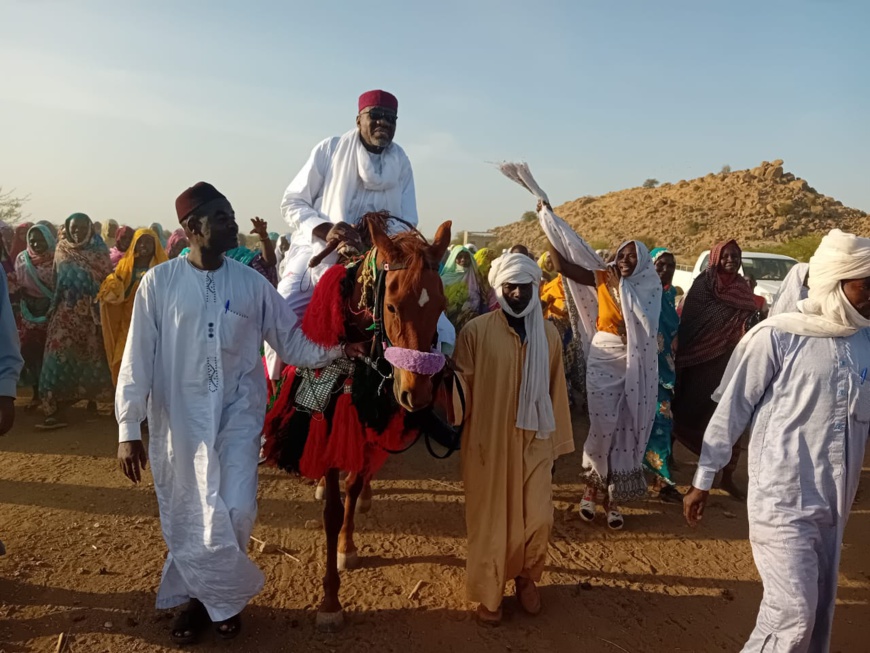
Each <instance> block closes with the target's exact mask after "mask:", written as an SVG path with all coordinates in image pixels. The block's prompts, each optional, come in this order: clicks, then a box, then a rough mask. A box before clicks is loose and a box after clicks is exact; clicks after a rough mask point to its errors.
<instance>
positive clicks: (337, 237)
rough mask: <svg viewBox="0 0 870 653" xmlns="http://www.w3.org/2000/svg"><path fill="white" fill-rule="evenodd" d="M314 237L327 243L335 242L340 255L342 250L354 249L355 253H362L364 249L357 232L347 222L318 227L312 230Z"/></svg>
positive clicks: (325, 224)
mask: <svg viewBox="0 0 870 653" xmlns="http://www.w3.org/2000/svg"><path fill="white" fill-rule="evenodd" d="M314 235H315V236H317V237H318V238H321V239H323V240H325V241H326V242H327V243H329V242H332V241H336V242H337V243H338V248H337V249H338V252H339V253H340V254H341V253H342V250H344V249H347V248H349V247H350V248H353V249H355V250H356V251H357V253H359V252H362V251H363V249H364V248H363V243H362V238H361V237H360V235H359V232H358V231H357V230H356V229H354V228H353V227H352V226H351V225H349V224H348V223H347V222H339V223H337V224H331V223H328V222H327V223H324V224H321V225H318V226H317V227H316V228H315V229H314Z"/></svg>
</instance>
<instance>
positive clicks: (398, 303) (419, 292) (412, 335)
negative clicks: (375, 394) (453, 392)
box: [369, 221, 451, 412]
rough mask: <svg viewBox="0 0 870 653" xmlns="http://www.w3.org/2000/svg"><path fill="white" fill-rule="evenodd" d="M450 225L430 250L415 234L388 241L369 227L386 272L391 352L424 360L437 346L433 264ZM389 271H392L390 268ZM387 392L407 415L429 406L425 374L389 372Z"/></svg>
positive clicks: (439, 305)
mask: <svg viewBox="0 0 870 653" xmlns="http://www.w3.org/2000/svg"><path fill="white" fill-rule="evenodd" d="M450 227H451V223H450V222H445V223H444V224H442V225H441V226H440V227H438V231H437V233H436V234H435V240H434V241H433V242H432V244H431V245H430V244H429V243H428V242H426V240H424V239H423V237H422V236H420V235H419V234H418V233H415V232H406V233H400V234H398V235H397V236H394V237H393V238H390V237H389V236H387V234H386V232H385V231H384V230H383V229H382V228H381V226H380V225H379V224H377V223H376V222H375V221H372V222H370V223H369V233H370V235H371V239H372V243H373V244H374V245H375V246H376V247H377V266H378V269H383V268H384V265H385V264H386V265H387V266H388V269H391V270H392V271H390V272H387V274H386V276H385V284H384V297H383V309H382V310H383V325H384V335H385V336H386V338H387V340H388V341H389V343H390V344H391V345H392V346H393V347H399V348H402V349H405V350H411V352H408V353H413V352H421V353H424V354H429V353H431V352H432V351H433V347H434V346H435V343H436V341H437V325H438V318H439V317H440V316H441V313H442V311H444V308H445V307H446V303H447V302H446V299H445V298H444V289H443V287H442V284H441V277H440V276H439V275H438V264H439V262H440V261H441V258H442V257H443V255H444V252H445V251H447V247H448V246H449V245H450ZM393 266H395V268H398V269H395V268H393ZM394 377H395V380H394V382H393V392H394V393H395V396H396V401H398V402H399V404H400V405H401V406H402V408H404V409H405V410H407V411H411V412H413V411H417V410H422V409H423V408H427V407H428V406H430V405H431V404H432V399H433V385H432V376H431V375H430V374H422V373H419V372H412V371H409V370H408V369H401V368H399V367H395V369H394Z"/></svg>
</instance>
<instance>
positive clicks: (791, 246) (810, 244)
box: [765, 234, 822, 263]
mask: <svg viewBox="0 0 870 653" xmlns="http://www.w3.org/2000/svg"><path fill="white" fill-rule="evenodd" d="M820 242H822V236H821V234H819V235H811V236H801V237H800V238H795V239H794V240H790V241H788V242H786V243H782V244H780V245H773V246H771V247H767V248H765V249H766V250H767V251H768V252H770V253H771V254H782V255H783V256H791V257H792V258H796V259H797V260H798V261H803V262H804V263H806V262H807V261H809V260H810V257H811V256H812V255H813V254H814V253H815V252H816V249H817V248H818V247H819V243H820Z"/></svg>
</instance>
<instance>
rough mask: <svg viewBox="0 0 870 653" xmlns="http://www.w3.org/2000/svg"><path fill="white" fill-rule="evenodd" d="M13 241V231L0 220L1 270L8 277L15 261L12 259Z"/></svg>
mask: <svg viewBox="0 0 870 653" xmlns="http://www.w3.org/2000/svg"><path fill="white" fill-rule="evenodd" d="M14 241H15V229H13V228H12V226H11V225H10V224H9V223H7V222H3V221H2V220H0V247H2V254H3V256H2V262H3V270H4V271H5V272H6V274H7V275H8V274H9V273H11V272H12V269H13V267H14V265H15V259H13V258H12V243H13V242H14Z"/></svg>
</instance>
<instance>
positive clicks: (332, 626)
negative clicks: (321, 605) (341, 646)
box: [316, 610, 344, 633]
mask: <svg viewBox="0 0 870 653" xmlns="http://www.w3.org/2000/svg"><path fill="white" fill-rule="evenodd" d="M316 623H317V630H319V631H320V632H321V633H337V632H339V631H341V629H342V628H343V627H344V612H342V611H341V610H339V611H338V612H318V613H317V622H316Z"/></svg>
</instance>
